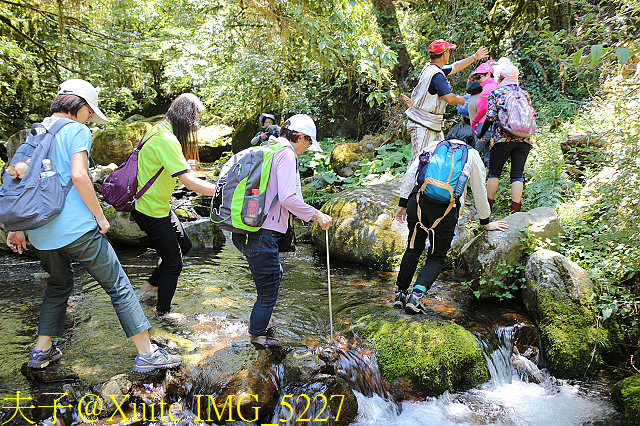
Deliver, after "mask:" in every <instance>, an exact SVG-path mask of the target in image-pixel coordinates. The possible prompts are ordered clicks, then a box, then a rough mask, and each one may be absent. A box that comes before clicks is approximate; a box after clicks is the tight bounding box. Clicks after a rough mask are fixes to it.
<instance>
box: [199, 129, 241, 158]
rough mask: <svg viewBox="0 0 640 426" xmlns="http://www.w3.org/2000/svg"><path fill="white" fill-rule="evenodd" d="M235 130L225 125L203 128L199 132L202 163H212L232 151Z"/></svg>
mask: <svg viewBox="0 0 640 426" xmlns="http://www.w3.org/2000/svg"><path fill="white" fill-rule="evenodd" d="M232 133H233V129H232V128H231V127H229V126H225V125H214V126H207V127H203V128H201V129H200V130H198V151H199V157H200V162H202V163H212V162H214V161H216V160H218V159H219V158H220V157H221V156H222V154H223V153H224V152H226V151H231V134H232Z"/></svg>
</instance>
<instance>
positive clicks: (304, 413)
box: [271, 374, 358, 426]
mask: <svg viewBox="0 0 640 426" xmlns="http://www.w3.org/2000/svg"><path fill="white" fill-rule="evenodd" d="M282 394H283V397H282V403H281V404H280V405H278V406H277V407H276V410H275V411H274V413H273V416H272V417H271V422H272V423H278V424H281V425H283V426H289V425H291V426H293V425H298V424H301V422H302V420H303V419H309V420H307V421H309V422H311V421H312V420H314V419H317V420H316V421H318V422H319V421H322V423H321V424H323V425H336V426H347V425H349V424H351V423H352V422H353V421H354V420H355V418H356V416H357V415H358V400H357V399H356V396H355V394H354V393H353V390H351V388H350V387H349V384H348V383H347V381H346V380H344V379H342V378H340V377H336V376H329V375H326V374H321V375H318V376H316V377H315V378H314V380H313V381H312V382H308V383H304V384H300V385H297V386H287V387H286V388H285V389H284V390H283V392H282ZM285 403H286V404H285ZM287 404H289V406H287ZM289 407H291V408H289ZM314 423H315V422H314Z"/></svg>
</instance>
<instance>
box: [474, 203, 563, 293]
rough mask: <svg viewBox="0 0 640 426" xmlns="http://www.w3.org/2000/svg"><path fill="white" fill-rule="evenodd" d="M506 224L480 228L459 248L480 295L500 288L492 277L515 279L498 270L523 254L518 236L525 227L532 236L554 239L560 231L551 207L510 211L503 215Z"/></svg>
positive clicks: (505, 283) (504, 279) (520, 258)
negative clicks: (501, 228)
mask: <svg viewBox="0 0 640 426" xmlns="http://www.w3.org/2000/svg"><path fill="white" fill-rule="evenodd" d="M504 220H505V221H506V222H507V223H508V224H509V229H508V230H506V231H483V232H482V233H481V234H480V235H478V236H477V237H475V238H474V239H473V240H472V241H470V242H469V243H467V244H466V245H465V246H464V247H463V248H462V258H463V263H464V266H465V270H466V271H467V276H468V277H469V279H472V280H473V289H474V290H478V289H479V288H480V281H484V283H483V285H482V289H483V290H484V291H483V295H485V296H486V295H490V294H492V293H494V292H501V291H502V289H501V288H500V287H498V286H496V285H495V284H494V280H495V279H499V280H501V281H502V282H503V283H504V285H509V284H511V283H513V282H514V281H515V277H505V276H504V275H503V274H502V273H500V264H501V263H502V262H506V263H507V264H512V263H514V262H520V261H521V260H522V257H523V256H524V247H523V245H522V241H521V239H522V237H524V236H525V232H524V231H521V229H526V230H527V232H529V233H530V234H531V235H532V236H533V237H535V238H540V239H543V240H544V239H547V238H548V239H550V240H556V239H557V238H558V237H559V236H560V235H561V234H562V227H561V225H560V220H559V219H558V213H557V212H556V211H555V209H553V208H551V207H538V208H535V209H533V210H530V211H528V212H520V213H514V214H512V215H510V216H507V217H506V218H505V219H504Z"/></svg>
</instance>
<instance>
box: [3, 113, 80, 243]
mask: <svg viewBox="0 0 640 426" xmlns="http://www.w3.org/2000/svg"><path fill="white" fill-rule="evenodd" d="M70 123H75V121H73V120H69V119H67V118H59V119H58V120H56V122H55V123H53V125H52V126H51V128H50V129H49V130H47V129H46V128H45V127H44V126H43V125H42V124H41V123H35V124H34V125H33V126H32V127H31V132H29V136H28V137H27V140H25V141H24V142H23V143H22V144H21V145H20V146H19V147H18V149H17V150H16V153H15V154H14V155H13V157H12V158H11V164H10V165H11V166H13V165H15V164H16V163H18V162H25V163H28V164H29V168H28V169H27V171H26V172H25V173H24V175H23V176H22V177H15V178H11V176H9V174H5V175H4V177H3V179H2V186H1V187H0V222H1V223H3V224H4V227H5V229H7V230H8V231H28V230H30V229H36V228H39V227H41V226H42V225H45V224H47V223H49V222H51V221H52V220H53V219H55V217H56V216H58V215H59V214H60V212H61V211H62V208H63V207H64V200H65V198H66V196H67V193H68V192H69V190H70V189H71V187H72V186H73V181H72V180H71V179H69V183H68V184H67V185H66V186H64V187H63V186H62V184H61V183H60V177H59V176H58V173H54V174H53V176H49V177H44V178H41V177H40V172H41V171H42V160H44V159H45V158H48V159H49V160H51V166H52V168H53V170H56V144H55V141H54V136H55V134H56V133H57V132H58V131H59V130H60V129H62V128H63V127H64V126H66V125H67V124H70ZM37 129H44V130H45V131H44V132H40V133H39V132H38V131H37Z"/></svg>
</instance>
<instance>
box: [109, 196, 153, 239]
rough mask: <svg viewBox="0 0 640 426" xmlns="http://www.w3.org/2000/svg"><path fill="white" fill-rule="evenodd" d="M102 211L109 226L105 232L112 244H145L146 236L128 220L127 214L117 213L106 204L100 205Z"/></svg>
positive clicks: (135, 224)
mask: <svg viewBox="0 0 640 426" xmlns="http://www.w3.org/2000/svg"><path fill="white" fill-rule="evenodd" d="M102 210H103V211H104V215H105V217H106V218H107V220H108V221H109V224H110V225H111V227H110V228H109V230H108V231H107V237H109V240H111V241H112V242H114V243H119V244H129V245H142V244H146V243H147V241H148V238H147V234H146V233H145V232H144V231H142V230H141V229H140V227H139V226H138V224H137V223H136V222H134V221H131V220H129V213H127V212H119V211H117V210H116V209H114V208H113V206H110V205H108V204H106V203H102Z"/></svg>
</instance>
